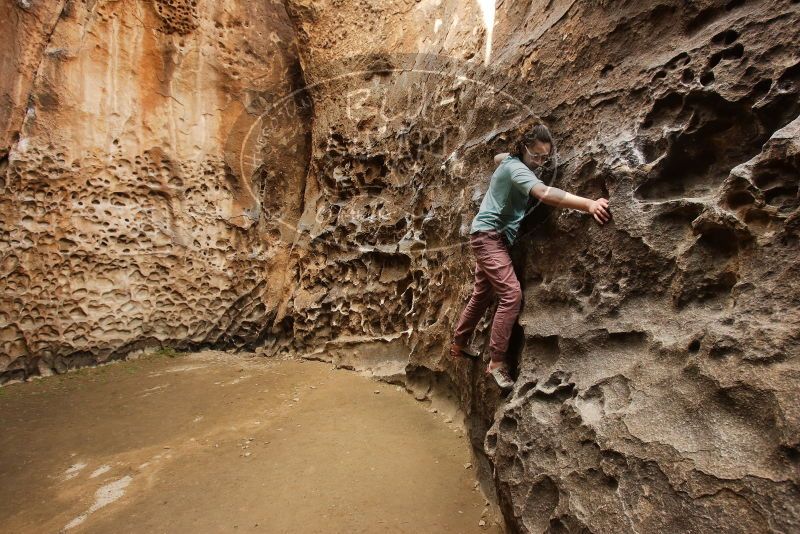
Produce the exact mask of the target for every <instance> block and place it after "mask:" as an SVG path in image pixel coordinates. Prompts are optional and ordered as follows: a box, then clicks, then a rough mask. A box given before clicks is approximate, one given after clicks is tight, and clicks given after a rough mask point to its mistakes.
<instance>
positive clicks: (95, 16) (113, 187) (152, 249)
mask: <svg viewBox="0 0 800 534" xmlns="http://www.w3.org/2000/svg"><path fill="white" fill-rule="evenodd" d="M2 6H3V7H2V9H3V10H4V12H3V15H5V18H4V20H7V21H10V25H11V30H12V31H11V33H10V34H7V35H8V37H4V38H3V39H2V41H3V42H2V46H4V47H5V50H4V51H3V63H2V76H0V80H2V82H1V83H2V84H3V85H2V95H3V106H2V113H0V119H2V127H3V143H2V147H0V156H2V163H1V164H0V165H2V168H0V173H2V184H0V185H2V191H3V194H2V196H0V213H2V215H3V216H2V223H0V224H2V240H0V247H1V248H0V254H1V255H2V264H0V279H1V280H2V283H3V291H2V295H0V323H1V324H2V326H0V328H1V330H0V370H2V371H3V373H2V376H3V379H4V380H3V381H5V380H7V379H9V378H22V377H25V376H28V375H29V374H39V373H48V372H52V371H56V372H60V371H63V370H66V369H67V368H70V367H74V366H80V365H86V364H89V363H94V362H98V361H104V360H106V359H109V358H119V357H122V356H124V354H125V353H127V352H129V351H130V350H132V349H134V348H140V347H144V346H150V345H154V346H159V345H161V344H165V345H172V346H178V347H180V346H183V347H192V346H214V345H231V344H236V343H239V342H240V340H242V339H248V340H251V341H253V340H256V339H259V338H260V337H263V336H265V335H266V331H267V330H268V329H269V327H270V326H271V325H272V324H273V319H274V318H275V317H276V316H277V315H278V313H279V311H278V308H279V306H280V304H281V299H280V296H279V295H280V293H281V288H282V287H283V284H284V283H285V282H286V280H285V279H284V273H285V266H286V264H287V261H288V259H287V248H286V247H283V246H276V245H277V244H278V243H280V241H281V240H280V233H281V231H282V228H281V226H280V225H278V224H277V223H276V222H275V221H274V220H273V218H272V216H273V215H275V213H273V210H275V209H276V206H275V205H274V202H271V201H270V200H269V197H272V198H273V200H274V196H273V192H272V191H269V192H267V190H268V189H270V188H271V187H272V185H273V182H276V181H278V182H280V186H281V187H280V195H281V199H282V200H281V202H280V206H279V207H278V209H279V210H281V213H284V214H285V215H287V216H291V215H292V213H293V212H294V211H296V210H297V209H298V204H299V199H300V190H301V188H302V183H303V179H304V176H305V167H306V162H307V160H308V157H307V155H305V152H306V150H307V147H306V145H307V137H308V128H309V126H308V123H309V120H308V117H309V116H310V109H307V108H304V107H303V106H304V104H303V103H302V102H301V101H300V99H297V102H296V108H297V111H298V114H297V120H296V121H295V122H293V123H289V124H283V125H281V127H280V129H279V130H280V135H281V136H283V137H284V138H285V139H295V140H296V141H297V142H295V143H292V144H290V145H288V146H286V147H284V148H283V149H282V150H280V151H278V150H274V149H273V150H267V149H265V151H264V153H263V154H261V158H260V160H259V162H260V163H259V165H255V166H254V165H253V162H252V161H251V160H247V161H245V160H244V158H242V157H241V154H240V153H239V152H237V151H236V147H238V146H241V144H242V142H241V139H246V138H247V136H248V133H250V132H249V129H250V127H251V126H252V122H253V120H255V119H257V118H258V113H257V111H256V109H257V108H258V107H260V106H261V105H262V104H261V102H262V101H264V100H269V99H271V98H273V95H276V94H282V93H290V92H291V91H292V90H293V89H294V88H295V87H302V85H303V83H302V72H301V70H300V68H299V63H298V59H297V51H296V43H295V35H294V29H293V27H292V25H291V23H290V21H289V18H288V15H287V13H286V10H285V8H284V7H283V6H282V5H281V4H270V3H266V2H238V1H223V2H194V1H192V2H189V1H184V0H175V1H173V0H170V1H162V0H157V1H145V0H139V1H132V0H126V1H124V2H108V1H73V0H69V1H66V2H64V1H62V2H39V1H30V2H22V1H16V2H15V1H11V0H5V1H3V2H2ZM293 102H294V101H293ZM265 162H267V163H268V164H266V163H265Z"/></svg>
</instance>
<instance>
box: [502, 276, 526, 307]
mask: <svg viewBox="0 0 800 534" xmlns="http://www.w3.org/2000/svg"><path fill="white" fill-rule="evenodd" d="M500 298H501V300H503V301H504V302H507V303H508V304H514V305H516V304H519V303H520V302H522V288H521V287H520V285H519V282H517V283H516V284H511V285H509V286H508V287H506V288H504V289H503V291H502V293H501V295H500Z"/></svg>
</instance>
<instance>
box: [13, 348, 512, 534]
mask: <svg viewBox="0 0 800 534" xmlns="http://www.w3.org/2000/svg"><path fill="white" fill-rule="evenodd" d="M0 429H2V430H0V530H2V531H3V532H14V533H26V532H31V533H34V532H35V533H43V532H59V531H62V532H69V533H70V534H71V533H79V532H109V533H110V532H113V533H125V532H146V533H157V532H168V533H176V532H192V533H202V532H215V533H216V532H415V533H419V532H448V533H449V532H500V530H499V529H498V527H497V526H495V525H494V524H493V523H492V522H491V520H490V518H489V517H488V513H489V511H488V509H487V508H486V507H485V501H484V499H483V497H482V496H481V494H480V492H479V491H478V490H477V489H476V488H475V478H474V470H473V468H471V467H470V465H469V462H470V454H469V450H468V445H467V442H466V438H465V437H464V436H463V433H462V432H461V431H460V430H459V429H458V428H456V427H454V426H453V425H452V424H448V423H447V422H446V421H445V420H444V419H443V417H442V416H440V415H439V414H434V413H431V412H430V411H429V408H428V406H427V405H426V404H424V403H421V402H417V401H415V400H414V399H413V397H411V396H410V395H409V394H407V393H406V392H405V391H404V390H403V389H402V388H400V387H398V386H393V385H389V384H385V383H380V382H377V381H374V380H370V379H368V378H366V377H363V376H360V375H359V374H357V373H354V372H352V371H346V370H341V369H334V368H333V366H332V365H330V364H326V363H321V362H314V361H302V360H277V359H267V358H263V357H249V358H248V357H243V356H240V355H233V354H228V353H224V352H211V351H209V352H202V353H196V354H178V355H174V356H169V355H165V354H150V355H145V356H142V357H140V358H139V359H136V360H130V361H124V362H117V363H113V364H109V365H104V366H100V367H96V368H86V369H81V370H79V371H77V372H71V373H68V374H66V375H59V376H51V377H46V378H43V379H41V380H34V381H32V382H28V383H17V384H9V385H7V386H5V387H3V388H0ZM482 520H485V522H486V523H487V525H486V526H481V525H479V522H480V521H482Z"/></svg>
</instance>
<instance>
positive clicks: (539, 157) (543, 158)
mask: <svg viewBox="0 0 800 534" xmlns="http://www.w3.org/2000/svg"><path fill="white" fill-rule="evenodd" d="M522 146H524V147H525V152H527V153H528V155H529V156H530V157H531V159H532V160H533V161H535V162H536V163H538V164H539V165H548V164H549V163H550V154H534V153H533V152H531V151H530V150H528V147H527V146H525V145H522Z"/></svg>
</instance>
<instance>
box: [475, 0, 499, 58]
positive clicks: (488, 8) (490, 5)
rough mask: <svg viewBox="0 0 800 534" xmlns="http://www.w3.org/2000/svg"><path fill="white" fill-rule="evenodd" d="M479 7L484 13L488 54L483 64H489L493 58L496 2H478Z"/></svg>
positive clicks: (486, 53)
mask: <svg viewBox="0 0 800 534" xmlns="http://www.w3.org/2000/svg"><path fill="white" fill-rule="evenodd" d="M476 1H477V2H478V7H480V8H481V12H482V13H483V25H484V26H485V27H486V52H485V53H484V57H483V64H484V65H488V64H489V58H490V57H492V33H493V31H494V10H495V7H494V2H495V0H476Z"/></svg>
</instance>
